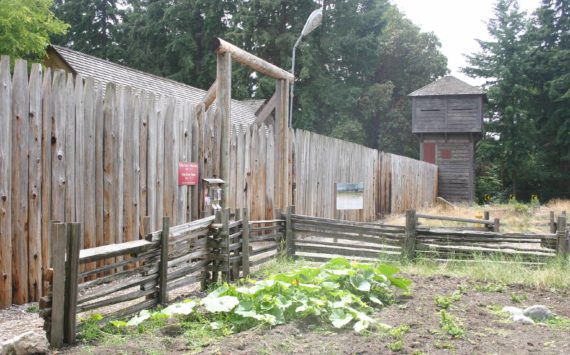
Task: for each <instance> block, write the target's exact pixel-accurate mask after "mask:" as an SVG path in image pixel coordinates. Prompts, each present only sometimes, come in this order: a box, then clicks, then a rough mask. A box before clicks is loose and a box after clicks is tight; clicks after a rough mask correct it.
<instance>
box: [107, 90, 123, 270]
mask: <svg viewBox="0 0 570 355" xmlns="http://www.w3.org/2000/svg"><path fill="white" fill-rule="evenodd" d="M115 91H116V88H115V85H114V84H111V83H110V84H107V88H106V90H105V103H104V111H103V236H104V238H103V244H104V245H110V244H113V243H115V240H116V236H115V234H116V232H117V229H116V224H115V223H116V221H115V219H114V217H113V216H114V215H115V214H117V213H119V211H117V210H116V208H117V206H116V204H115V203H114V200H115V196H117V186H116V180H115V179H114V177H115V176H116V172H115V170H116V163H115V160H116V156H115V152H116V148H117V142H116V141H117V137H116V132H115V125H116V123H115V121H116V119H117V118H116V112H115V107H116V99H117V97H116V94H115ZM112 262H113V261H112V260H107V261H106V263H107V264H111V263H112Z"/></svg>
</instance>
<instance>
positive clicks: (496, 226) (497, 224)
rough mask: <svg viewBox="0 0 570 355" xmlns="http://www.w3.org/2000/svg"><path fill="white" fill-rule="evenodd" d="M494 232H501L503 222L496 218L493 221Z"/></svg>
mask: <svg viewBox="0 0 570 355" xmlns="http://www.w3.org/2000/svg"><path fill="white" fill-rule="evenodd" d="M493 232H495V233H500V232H501V220H500V219H499V218H495V219H494V220H493Z"/></svg>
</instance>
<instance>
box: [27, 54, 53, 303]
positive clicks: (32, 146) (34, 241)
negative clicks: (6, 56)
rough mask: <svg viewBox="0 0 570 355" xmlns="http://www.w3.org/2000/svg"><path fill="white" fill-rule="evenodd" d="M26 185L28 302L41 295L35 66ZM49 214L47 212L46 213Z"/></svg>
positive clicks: (39, 108)
mask: <svg viewBox="0 0 570 355" xmlns="http://www.w3.org/2000/svg"><path fill="white" fill-rule="evenodd" d="M29 83H30V87H29V94H30V109H29V110H30V116H29V124H30V131H29V134H30V136H29V138H28V142H29V144H28V149H29V176H28V179H29V185H28V189H29V191H28V201H29V210H28V212H29V215H28V231H29V236H28V255H27V257H28V265H29V268H30V269H29V273H28V290H29V294H28V300H30V301H38V300H39V299H40V296H41V293H42V235H41V233H42V198H41V196H42V124H43V118H42V98H41V94H42V73H41V66H40V65H39V64H33V65H32V71H31V73H30V81H29ZM48 211H49V210H48Z"/></svg>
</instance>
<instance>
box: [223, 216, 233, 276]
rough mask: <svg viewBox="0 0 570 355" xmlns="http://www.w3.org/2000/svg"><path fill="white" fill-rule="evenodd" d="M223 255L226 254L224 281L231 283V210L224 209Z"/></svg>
mask: <svg viewBox="0 0 570 355" xmlns="http://www.w3.org/2000/svg"><path fill="white" fill-rule="evenodd" d="M221 236H222V245H223V246H224V247H223V249H222V253H224V254H223V255H224V261H223V262H222V270H223V271H222V280H224V281H231V279H232V278H231V276H232V275H231V273H230V270H231V265H230V209H229V208H224V210H223V211H222V234H221Z"/></svg>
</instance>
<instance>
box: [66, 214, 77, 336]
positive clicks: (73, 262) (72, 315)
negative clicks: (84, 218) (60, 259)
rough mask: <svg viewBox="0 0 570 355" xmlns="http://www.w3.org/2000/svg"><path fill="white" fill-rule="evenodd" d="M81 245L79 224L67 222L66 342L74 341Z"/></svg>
mask: <svg viewBox="0 0 570 355" xmlns="http://www.w3.org/2000/svg"><path fill="white" fill-rule="evenodd" d="M80 245H81V225H80V224H79V223H68V224H67V268H66V273H65V294H66V296H65V324H64V334H65V342H66V343H67V344H73V343H75V333H76V317H77V312H76V311H77V292H78V290H77V286H78V282H79V249H80Z"/></svg>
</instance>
